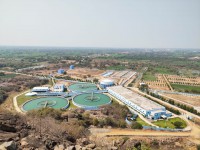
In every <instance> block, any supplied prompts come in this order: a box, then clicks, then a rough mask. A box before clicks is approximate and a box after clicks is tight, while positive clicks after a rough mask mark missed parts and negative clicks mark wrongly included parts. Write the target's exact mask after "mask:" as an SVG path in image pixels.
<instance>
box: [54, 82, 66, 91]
mask: <svg viewBox="0 0 200 150" xmlns="http://www.w3.org/2000/svg"><path fill="white" fill-rule="evenodd" d="M64 90H65V85H64V84H55V85H54V87H53V91H54V92H64Z"/></svg>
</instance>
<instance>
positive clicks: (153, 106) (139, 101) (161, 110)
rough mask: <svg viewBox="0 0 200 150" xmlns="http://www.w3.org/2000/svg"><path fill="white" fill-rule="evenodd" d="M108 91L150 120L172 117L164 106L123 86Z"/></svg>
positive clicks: (108, 88)
mask: <svg viewBox="0 0 200 150" xmlns="http://www.w3.org/2000/svg"><path fill="white" fill-rule="evenodd" d="M107 90H108V93H109V94H111V95H112V96H114V97H115V98H117V99H118V100H120V101H121V102H123V103H124V104H126V105H128V106H129V107H131V108H132V109H134V110H135V111H137V112H139V113H141V114H142V115H144V116H145V117H147V118H149V119H153V120H157V119H161V118H167V117H170V116H172V113H171V112H169V111H167V110H166V109H165V107H164V106H161V105H160V104H158V103H155V102H153V101H151V100H149V99H147V98H145V97H143V96H141V95H139V94H137V93H135V92H133V91H131V90H128V89H126V88H124V87H122V86H112V87H107Z"/></svg>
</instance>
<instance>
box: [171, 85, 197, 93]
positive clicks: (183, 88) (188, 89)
mask: <svg viewBox="0 0 200 150" xmlns="http://www.w3.org/2000/svg"><path fill="white" fill-rule="evenodd" d="M171 86H172V88H173V89H174V90H176V91H179V92H188V93H200V87H198V86H190V85H180V84H171Z"/></svg>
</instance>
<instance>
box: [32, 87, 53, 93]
mask: <svg viewBox="0 0 200 150" xmlns="http://www.w3.org/2000/svg"><path fill="white" fill-rule="evenodd" d="M49 91H50V89H49V87H34V88H33V89H32V92H49Z"/></svg>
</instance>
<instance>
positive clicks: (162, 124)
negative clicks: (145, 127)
mask: <svg viewBox="0 0 200 150" xmlns="http://www.w3.org/2000/svg"><path fill="white" fill-rule="evenodd" d="M176 121H180V122H182V124H183V125H182V126H181V128H185V127H186V126H187V124H186V122H185V121H184V120H182V119H181V118H178V117H176V118H170V119H168V120H158V121H154V122H153V124H155V125H157V126H159V127H162V128H171V129H175V126H174V124H173V123H174V122H176Z"/></svg>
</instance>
